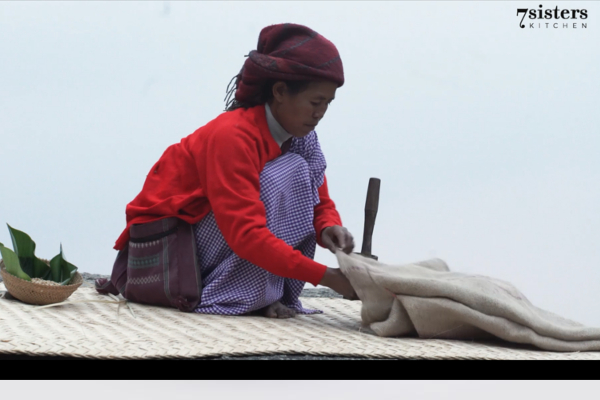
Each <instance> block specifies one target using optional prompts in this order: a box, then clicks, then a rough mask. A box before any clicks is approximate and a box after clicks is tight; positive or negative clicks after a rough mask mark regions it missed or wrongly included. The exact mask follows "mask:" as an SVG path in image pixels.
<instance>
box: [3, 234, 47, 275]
mask: <svg viewBox="0 0 600 400" xmlns="http://www.w3.org/2000/svg"><path fill="white" fill-rule="evenodd" d="M6 225H7V226H8V231H9V232H10V237H11V239H12V242H13V248H14V250H15V253H16V254H17V257H18V258H19V263H20V265H21V269H22V270H23V272H24V273H26V274H27V275H28V276H30V277H32V278H41V279H49V278H50V268H49V267H48V265H47V264H46V263H45V262H43V261H42V260H40V259H39V258H37V257H36V256H35V242H34V241H33V240H31V238H30V237H29V235H28V234H26V233H25V232H21V231H20V230H17V229H14V228H13V227H11V226H10V225H8V224H6Z"/></svg>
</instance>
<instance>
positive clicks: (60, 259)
mask: <svg viewBox="0 0 600 400" xmlns="http://www.w3.org/2000/svg"><path fill="white" fill-rule="evenodd" d="M50 270H51V271H52V273H51V278H52V280H53V281H54V282H59V283H60V284H61V285H68V284H69V282H71V279H73V277H74V276H75V273H76V272H77V267H76V266H74V265H73V264H71V263H70V262H68V261H67V260H65V258H64V255H63V249H62V244H61V245H60V253H59V254H58V255H56V256H55V257H54V258H53V259H52V260H50Z"/></svg>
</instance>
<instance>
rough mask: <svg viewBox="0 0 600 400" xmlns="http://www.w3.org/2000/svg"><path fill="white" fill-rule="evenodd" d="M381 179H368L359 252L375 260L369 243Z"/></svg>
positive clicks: (377, 204) (373, 225)
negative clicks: (363, 227)
mask: <svg viewBox="0 0 600 400" xmlns="http://www.w3.org/2000/svg"><path fill="white" fill-rule="evenodd" d="M380 185H381V179H379V178H371V179H369V188H368V189H367V201H366V203H365V229H364V232H363V244H362V250H361V252H360V253H359V254H360V255H362V256H364V257H370V258H373V259H375V260H377V256H374V255H372V254H371V245H372V240H373V229H374V228H375V218H376V217H377V209H378V208H379V187H380Z"/></svg>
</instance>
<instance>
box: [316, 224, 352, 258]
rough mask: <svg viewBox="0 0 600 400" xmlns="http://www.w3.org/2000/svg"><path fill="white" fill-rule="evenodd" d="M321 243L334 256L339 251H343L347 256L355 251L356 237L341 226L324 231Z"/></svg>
mask: <svg viewBox="0 0 600 400" xmlns="http://www.w3.org/2000/svg"><path fill="white" fill-rule="evenodd" d="M321 242H322V243H323V244H324V245H325V247H327V248H328V249H329V250H330V251H331V252H332V253H334V254H335V251H336V250H338V249H341V250H343V251H344V253H346V254H350V253H351V252H352V250H354V237H352V234H351V233H350V231H348V229H346V228H344V227H343V226H339V225H334V226H330V227H327V228H325V229H323V231H322V232H321Z"/></svg>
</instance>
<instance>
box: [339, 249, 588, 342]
mask: <svg viewBox="0 0 600 400" xmlns="http://www.w3.org/2000/svg"><path fill="white" fill-rule="evenodd" d="M336 256H337V259H338V263H339V265H340V268H341V270H342V272H343V273H344V275H345V276H346V277H347V278H348V279H349V280H350V283H351V284H352V286H353V287H354V289H355V290H356V293H357V295H358V297H359V298H360V299H361V300H362V309H361V317H362V322H363V325H365V326H368V327H369V328H371V330H373V332H375V334H377V335H379V336H418V337H420V338H435V339H460V340H473V339H487V338H492V337H496V338H500V339H503V340H506V341H509V342H514V343H521V344H530V345H533V346H536V347H539V348H541V349H544V350H551V351H598V350H600V328H590V327H586V326H584V325H582V324H580V323H577V322H574V321H570V320H568V319H565V318H562V317H560V316H558V315H556V314H553V313H551V312H548V311H545V310H542V309H540V308H538V307H536V306H534V305H533V304H532V303H531V302H530V301H529V300H527V298H525V296H524V295H523V294H522V293H521V292H520V291H519V290H518V289H516V288H515V287H514V286H513V285H511V284H510V283H508V282H505V281H502V280H499V279H494V278H490V277H486V276H480V275H468V274H462V273H458V272H451V271H450V270H449V268H448V266H447V265H446V263H445V262H444V261H442V260H440V259H433V260H428V261H423V262H419V263H414V264H406V265H386V264H383V263H380V262H378V261H375V260H371V259H368V258H365V257H362V256H360V255H356V254H351V255H347V254H344V253H343V252H341V251H338V252H337V253H336Z"/></svg>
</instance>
